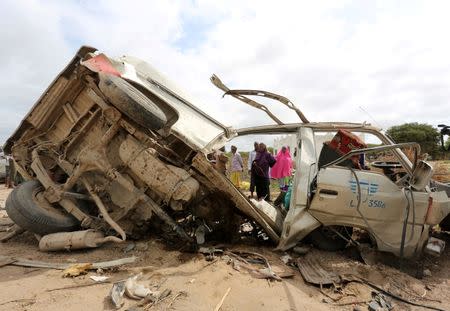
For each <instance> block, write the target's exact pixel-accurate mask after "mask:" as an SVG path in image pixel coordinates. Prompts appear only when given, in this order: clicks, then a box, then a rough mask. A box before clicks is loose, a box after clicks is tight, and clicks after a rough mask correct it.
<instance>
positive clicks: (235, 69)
mask: <svg viewBox="0 0 450 311" xmlns="http://www.w3.org/2000/svg"><path fill="white" fill-rule="evenodd" d="M449 6H450V4H448V2H445V1H440V2H435V1H433V2H430V1H408V2H407V3H406V2H402V1H283V2H279V3H277V5H275V3H274V2H273V1H258V2H253V1H247V2H244V1H235V0H233V1H226V2H218V1H212V0H199V1H192V2H186V1H100V2H95V3H94V2H91V1H78V2H67V1H64V2H63V1H3V2H1V3H0V12H1V13H0V14H1V16H0V17H1V18H0V20H1V23H2V26H3V27H2V29H6V30H7V31H2V32H1V33H0V39H1V42H2V49H0V56H1V57H2V61H1V63H0V74H1V78H0V85H1V88H2V90H3V92H2V93H1V94H0V100H1V106H0V107H1V108H0V112H2V115H6V114H9V115H10V116H11V117H10V118H9V117H8V119H7V120H6V121H5V122H4V123H3V124H4V125H3V126H2V127H0V139H2V140H3V139H5V138H6V137H7V136H8V135H9V134H10V133H11V132H12V130H13V128H15V126H16V125H17V124H18V123H19V121H20V119H21V117H22V116H23V115H24V114H25V113H26V111H27V110H28V109H29V107H31V105H32V104H33V103H34V101H35V100H36V99H37V97H38V96H39V94H40V93H41V92H42V91H43V90H44V89H45V87H46V86H47V85H48V83H49V82H50V81H51V79H52V78H53V76H55V75H56V73H57V72H58V71H59V70H61V69H62V68H63V66H64V62H67V61H68V60H69V59H70V57H71V54H72V53H74V52H75V50H76V48H77V45H79V44H89V45H92V46H95V47H97V48H99V49H101V50H104V51H106V52H107V53H110V54H113V55H121V54H130V55H135V56H138V57H140V58H143V59H145V60H148V61H150V62H151V63H152V64H153V65H155V66H156V67H157V68H159V69H160V70H161V71H163V72H165V73H166V74H167V75H168V76H169V77H171V78H172V79H173V80H175V81H177V82H179V84H180V85H181V86H182V87H183V88H184V89H187V90H188V91H189V92H190V93H192V94H193V95H194V97H196V98H199V99H200V101H199V105H200V107H201V108H202V109H204V110H205V111H206V112H208V113H210V114H211V115H212V116H213V117H215V118H217V119H218V120H220V121H222V122H223V123H225V124H231V125H233V126H250V125H254V124H263V123H269V122H271V121H270V119H269V118H268V117H266V116H265V115H264V113H262V112H259V111H254V110H253V109H252V108H250V107H247V106H245V105H244V104H242V103H239V102H237V101H236V100H234V99H232V98H225V99H221V95H222V94H221V92H220V91H219V90H218V89H215V87H213V86H212V85H211V84H210V82H209V76H210V75H211V74H212V73H217V74H219V76H221V77H222V79H223V80H224V82H226V83H227V84H229V86H230V87H232V88H255V89H266V90H269V91H273V92H276V93H280V94H282V95H285V96H287V97H289V98H290V99H291V100H292V101H293V102H295V103H297V105H298V106H299V107H300V108H301V109H302V110H304V112H305V114H306V115H307V117H309V118H310V119H311V120H313V121H331V120H335V121H337V120H338V121H364V120H368V121H371V119H370V117H369V116H368V115H366V114H365V113H364V112H362V110H361V109H360V108H359V107H363V108H364V109H365V110H367V111H368V112H369V113H370V114H371V115H372V116H373V117H374V119H376V120H377V121H378V123H379V124H381V125H382V126H383V127H388V126H390V125H393V124H400V123H403V122H410V121H418V122H427V123H430V124H438V123H445V122H449V121H448V119H447V117H448V115H449V112H450V105H449V104H448V103H447V101H448V100H449V97H450V88H449V84H450V58H449V56H448V55H450V53H449V52H450V42H448V40H446V31H447V29H450V20H449V19H448V18H447V12H448V9H449ZM187 43H190V44H187ZM265 102H266V101H265ZM269 105H270V108H272V109H273V111H275V112H276V113H278V114H280V118H281V119H283V120H285V121H290V122H292V121H296V120H297V118H296V116H295V115H294V114H293V113H292V112H291V111H289V110H287V109H286V108H283V107H282V106H281V105H280V104H278V103H270V104H269Z"/></svg>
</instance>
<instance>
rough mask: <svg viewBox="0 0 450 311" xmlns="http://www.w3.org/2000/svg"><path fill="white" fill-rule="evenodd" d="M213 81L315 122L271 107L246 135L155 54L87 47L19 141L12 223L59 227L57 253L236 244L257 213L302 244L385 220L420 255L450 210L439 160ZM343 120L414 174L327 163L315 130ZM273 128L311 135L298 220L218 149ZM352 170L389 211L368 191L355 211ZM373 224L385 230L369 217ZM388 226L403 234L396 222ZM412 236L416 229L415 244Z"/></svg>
mask: <svg viewBox="0 0 450 311" xmlns="http://www.w3.org/2000/svg"><path fill="white" fill-rule="evenodd" d="M211 80H212V82H213V83H214V84H215V85H216V86H218V87H219V88H220V89H222V90H223V91H225V92H226V94H229V95H231V96H234V97H236V98H237V99H239V100H242V101H244V102H246V103H247V104H250V105H252V106H254V107H256V108H259V109H262V110H264V111H266V112H268V110H267V108H266V107H265V106H263V105H260V104H258V103H257V102H254V101H253V100H251V99H249V98H248V97H246V95H260V96H265V97H269V98H271V99H276V100H278V101H280V102H282V103H284V104H285V105H287V106H288V107H289V108H291V109H293V110H295V112H296V113H297V114H298V115H299V117H300V119H301V120H302V122H303V123H298V124H283V123H282V122H281V121H280V120H279V119H278V118H276V117H275V116H274V115H273V114H271V113H270V112H268V114H269V116H271V117H272V119H274V121H275V122H276V123H278V124H277V125H271V126H263V127H257V128H249V129H243V130H238V131H236V130H232V129H230V128H228V127H225V126H224V125H222V124H220V123H219V122H217V121H215V120H214V119H212V118H211V117H210V116H208V115H206V114H205V113H203V112H202V111H201V110H199V109H198V108H196V106H194V105H193V104H192V103H191V102H190V101H189V100H187V97H186V96H185V95H183V93H182V92H181V91H180V90H178V89H177V87H176V86H175V85H173V84H172V83H171V82H170V81H168V80H167V79H165V78H164V77H163V76H161V75H160V74H159V73H158V72H157V71H156V70H154V69H153V68H152V67H150V66H149V65H148V64H146V63H144V62H142V61H141V60H139V59H136V58H133V57H129V56H124V57H121V58H118V59H112V58H109V57H107V56H105V55H104V54H100V53H98V52H96V50H95V49H93V48H89V47H82V48H81V49H80V50H79V51H78V53H77V55H76V56H75V57H74V59H73V60H72V61H71V62H70V63H69V65H68V66H67V67H66V68H65V69H64V70H63V72H62V73H61V74H60V75H59V76H58V77H57V78H56V79H55V81H53V83H52V84H51V85H50V87H49V88H48V89H47V91H46V92H45V93H44V94H43V95H42V97H41V98H40V99H39V100H38V102H37V103H36V104H35V106H34V107H33V108H32V109H31V111H30V112H29V113H28V115H27V116H26V117H25V119H24V120H23V121H22V123H21V125H20V126H19V128H18V129H17V130H16V132H15V133H14V134H13V136H12V137H11V138H10V139H9V140H8V141H7V143H6V145H5V151H6V152H8V153H10V154H12V156H13V158H14V162H15V167H16V169H17V171H18V172H19V173H20V175H21V176H22V177H23V178H24V179H25V180H26V182H24V183H23V184H21V185H19V186H18V187H17V188H16V189H15V190H14V191H13V192H12V193H11V194H10V196H9V197H8V199H7V202H6V209H7V212H8V214H9V216H10V217H11V219H12V220H13V221H14V222H15V223H16V224H18V225H19V226H21V227H22V228H24V229H26V230H29V231H31V232H34V233H36V234H38V235H41V236H44V235H46V237H43V238H42V239H41V241H40V247H41V249H43V250H55V249H61V248H78V247H95V246H97V245H99V244H101V243H104V242H106V241H113V242H122V241H125V240H126V239H127V238H129V237H132V238H139V237H141V236H143V235H145V234H147V232H148V231H149V230H150V229H153V230H155V229H157V230H158V232H163V233H164V234H165V236H168V237H174V238H175V239H176V240H180V239H182V240H183V241H185V242H188V243H189V244H191V243H192V244H193V245H194V244H195V242H200V243H201V242H203V240H204V235H205V234H206V235H207V236H208V237H209V238H211V239H215V238H217V239H223V238H227V239H232V238H234V237H235V234H237V233H238V232H239V228H240V225H241V224H242V223H243V222H247V221H250V222H251V223H252V225H253V227H254V228H255V230H254V232H255V233H260V232H261V231H260V230H262V231H263V232H264V234H263V236H264V237H265V236H267V237H268V238H270V239H271V240H272V241H273V242H274V243H276V244H277V245H278V248H279V249H288V248H290V247H293V246H294V245H295V244H296V243H297V242H298V241H299V240H301V239H303V238H304V237H306V236H308V235H309V234H310V233H311V232H317V230H320V228H323V226H329V227H330V228H333V227H332V226H338V227H352V226H354V227H361V228H363V229H366V230H368V231H369V232H370V231H371V230H373V228H378V229H376V230H378V232H370V233H372V235H373V236H374V237H375V240H376V244H378V248H379V249H381V250H385V251H390V252H393V253H395V254H397V255H404V256H413V255H415V254H418V253H420V252H421V251H422V249H423V247H424V245H425V244H426V242H427V239H428V232H429V229H430V228H431V226H432V225H434V224H438V223H439V222H440V221H441V220H442V219H443V218H445V217H446V215H447V214H448V213H449V212H450V204H449V199H448V196H447V194H446V193H445V191H443V190H446V189H438V188H439V187H437V188H436V187H435V189H434V190H433V192H432V191H431V190H430V180H429V178H430V177H431V173H432V169H431V167H429V166H428V165H427V164H426V163H424V162H423V163H422V162H421V163H419V165H417V164H416V163H411V162H409V160H408V159H407V158H406V156H405V155H404V154H403V153H402V152H401V151H400V150H399V149H398V147H400V145H395V144H394V143H393V142H392V141H391V140H390V139H389V138H388V137H386V136H385V135H384V134H382V133H381V132H380V131H379V130H377V129H375V128H373V127H370V126H367V125H365V124H350V123H340V124H337V123H309V122H308V120H307V119H306V118H305V117H304V115H303V114H302V113H301V111H300V110H298V109H297V108H296V107H295V106H293V104H292V103H291V102H290V101H289V100H288V99H286V98H284V97H282V96H279V95H276V94H273V93H269V92H263V91H257V92H256V94H255V93H254V92H252V91H248V90H234V91H233V90H229V89H228V88H227V87H226V86H225V85H223V84H222V82H221V81H220V80H219V79H218V78H217V77H216V76H213V77H212V79H211ZM340 128H343V129H346V130H350V131H351V130H360V131H363V132H370V133H373V134H375V135H377V136H378V137H379V138H380V139H381V140H382V141H383V143H384V144H385V145H387V147H386V146H385V147H381V148H387V149H390V150H393V151H394V153H396V154H397V155H398V157H399V161H400V162H401V163H402V164H403V167H404V169H405V170H406V172H407V174H408V176H406V177H405V178H402V179H401V180H399V181H398V182H395V183H394V181H391V180H389V179H388V178H387V177H386V176H384V175H380V174H375V173H371V172H364V171H355V170H348V169H344V168H343V167H339V166H336V165H335V164H339V162H342V161H344V160H346V156H343V157H342V158H341V159H337V160H336V161H334V162H332V163H328V164H327V165H324V166H323V167H319V166H318V165H317V162H318V154H319V152H320V149H317V148H318V147H317V146H314V142H315V138H314V135H315V134H314V133H315V132H317V131H321V130H336V129H340ZM264 133H296V134H297V137H298V141H297V143H298V147H299V154H300V156H299V157H298V158H297V159H296V165H297V168H298V171H300V174H298V173H297V174H296V176H295V177H294V189H295V191H294V193H295V195H293V199H292V200H291V204H292V208H291V209H290V210H289V212H288V213H287V215H283V213H282V212H281V211H280V210H277V209H274V210H273V211H272V213H267V211H265V212H263V211H262V210H261V209H259V208H257V206H256V204H254V202H252V201H250V200H248V199H247V198H246V197H245V196H244V195H243V194H242V193H241V192H240V191H239V190H237V189H236V188H235V187H234V186H233V185H232V184H231V183H230V181H229V180H228V179H227V178H225V176H223V175H221V174H220V173H219V172H217V171H216V170H215V169H214V167H213V165H212V164H211V163H210V162H209V161H208V160H207V157H206V154H208V153H210V152H211V151H213V150H214V149H216V148H217V147H220V146H223V145H224V144H225V142H226V141H228V140H230V139H232V138H233V137H235V136H238V135H239V136H243V135H247V134H264ZM316 149H317V150H316ZM363 151H364V150H361V151H360V152H363ZM366 151H370V150H366ZM349 156H351V154H349V155H347V157H349ZM416 168H418V169H416ZM314 176H316V178H314ZM352 178H355V179H356V180H359V179H361V180H365V181H367V180H372V181H376V182H377V183H378V184H379V185H380V194H379V195H381V196H383V195H384V196H387V197H389V198H387V199H386V202H389V203H392V204H391V205H392V208H391V209H389V210H388V209H386V212H385V213H384V214H382V213H381V212H380V210H378V211H375V210H374V209H370V208H368V206H367V202H366V201H364V202H362V199H361V189H358V190H359V192H360V193H359V194H358V195H357V198H356V201H358V204H357V205H358V206H357V208H356V209H355V208H354V206H353V208H352V206H351V205H352V203H351V202H355V195H354V193H353V194H352V193H351V189H350V188H349V187H348V181H347V180H348V179H352ZM358 178H359V179H358ZM357 184H358V187H360V185H359V182H358V183H357ZM412 184H413V185H414V186H415V187H416V188H415V189H412V187H411V185H412ZM312 185H315V186H314V189H313V188H312ZM406 185H408V189H409V190H410V192H411V194H410V195H411V197H412V196H413V195H414V196H415V197H416V202H417V204H416V205H417V210H416V207H415V206H414V208H413V209H412V210H411V211H410V209H409V208H408V210H407V211H406V213H407V215H408V217H409V215H410V214H411V217H410V218H409V222H408V218H406V221H404V220H403V219H404V217H403V215H404V214H405V208H404V205H406V204H405V202H404V195H403V194H402V193H401V191H400V188H405V187H406ZM441 188H442V187H441ZM413 190H414V194H413ZM447 190H448V189H447ZM338 194H339V195H338ZM336 199H337V200H336ZM433 202H434V203H433ZM400 205H401V206H400ZM335 206H339V207H335ZM330 207H335V208H334V210H330ZM359 207H361V211H362V212H361V211H360V209H359ZM357 212H358V213H359V214H358V213H357ZM269 214H270V215H269ZM363 214H365V215H368V216H367V218H366V217H364V215H363ZM361 215H362V217H360V216H361ZM367 219H368V221H369V222H372V226H371V225H370V224H369V225H368V226H366V223H367ZM374 224H375V225H374ZM385 224H390V226H391V227H392V230H384V227H385ZM402 224H403V225H402ZM380 228H382V230H380ZM86 229H88V231H85V230H86ZM407 229H408V230H407ZM78 230H84V231H78ZM332 231H333V232H334V231H336V230H334V229H332ZM383 231H386V232H383ZM407 231H408V232H410V233H411V235H412V237H411V236H410V237H408V239H406V241H405V232H407ZM61 232H73V233H71V234H64V235H59V236H56V237H54V238H49V237H51V235H48V234H52V233H61ZM414 232H415V233H416V234H415V235H414ZM89 234H90V235H89ZM88 236H89V237H90V238H87V237H88ZM320 238H323V235H322V236H320ZM347 238H348V237H347ZM385 241H387V242H388V243H385Z"/></svg>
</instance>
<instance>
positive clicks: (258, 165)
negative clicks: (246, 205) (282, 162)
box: [252, 143, 276, 201]
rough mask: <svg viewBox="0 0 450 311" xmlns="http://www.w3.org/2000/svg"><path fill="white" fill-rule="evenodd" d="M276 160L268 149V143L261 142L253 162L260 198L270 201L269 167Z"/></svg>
mask: <svg viewBox="0 0 450 311" xmlns="http://www.w3.org/2000/svg"><path fill="white" fill-rule="evenodd" d="M275 162H276V160H275V158H274V157H273V156H272V155H271V154H270V153H269V152H268V151H267V147H266V145H265V144H263V143H260V144H259V148H258V152H257V153H256V157H255V160H254V161H253V164H252V171H253V173H254V176H255V186H256V196H257V197H258V200H266V201H270V189H269V186H270V179H269V167H272V166H273V165H274V164H275Z"/></svg>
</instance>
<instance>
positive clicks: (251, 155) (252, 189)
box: [247, 141, 259, 198]
mask: <svg viewBox="0 0 450 311" xmlns="http://www.w3.org/2000/svg"><path fill="white" fill-rule="evenodd" d="M258 145H259V144H258V142H256V141H255V142H254V143H253V147H254V149H253V150H252V151H250V153H249V154H248V164H247V165H248V175H249V176H250V198H253V192H255V176H254V175H255V174H253V171H252V164H253V161H255V158H256V153H257V151H258Z"/></svg>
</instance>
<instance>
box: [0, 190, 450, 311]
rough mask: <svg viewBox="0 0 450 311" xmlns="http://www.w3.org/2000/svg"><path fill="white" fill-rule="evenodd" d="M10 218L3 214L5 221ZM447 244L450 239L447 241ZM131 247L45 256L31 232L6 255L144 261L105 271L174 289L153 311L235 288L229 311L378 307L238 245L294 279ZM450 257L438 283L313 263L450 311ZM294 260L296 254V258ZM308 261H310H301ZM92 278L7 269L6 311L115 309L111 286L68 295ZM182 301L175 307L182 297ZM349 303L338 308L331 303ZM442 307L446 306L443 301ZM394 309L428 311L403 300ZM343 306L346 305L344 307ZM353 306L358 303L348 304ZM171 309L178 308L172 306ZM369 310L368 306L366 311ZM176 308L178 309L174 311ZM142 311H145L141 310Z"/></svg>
mask: <svg viewBox="0 0 450 311" xmlns="http://www.w3.org/2000/svg"><path fill="white" fill-rule="evenodd" d="M8 193H9V190H8V189H5V188H4V187H3V186H1V187H0V206H4V200H5V199H6V196H7V194H8ZM2 215H3V216H4V212H3V211H0V217H2ZM0 234H1V233H0ZM444 238H445V239H446V240H447V243H450V238H449V237H448V236H444ZM126 246H127V244H125V245H117V244H115V245H114V244H110V245H105V246H104V247H101V248H99V249H94V250H88V251H73V252H58V253H43V252H39V250H38V247H37V240H36V239H35V238H34V236H33V235H31V234H28V233H25V234H22V235H21V236H18V237H15V238H13V239H12V240H10V241H9V242H7V243H3V244H0V255H4V256H14V257H20V258H26V259H33V260H41V261H48V262H58V263H61V262H62V263H76V262H94V261H105V260H111V259H117V258H121V257H129V256H132V255H134V256H137V257H138V260H137V261H136V263H134V264H132V265H127V266H123V267H121V268H119V269H116V270H114V271H104V272H103V275H106V276H109V277H110V280H111V281H116V280H121V279H125V278H127V277H128V276H130V275H135V274H136V273H138V272H140V271H141V272H143V276H142V283H143V284H145V285H148V286H153V285H158V286H160V287H159V289H160V290H164V289H170V290H171V291H172V295H171V296H169V297H168V298H167V299H166V300H164V301H162V302H161V303H159V304H157V305H155V306H153V307H152V308H150V309H149V310H214V308H215V306H216V305H217V304H218V302H219V301H220V300H221V299H222V297H223V295H224V294H225V292H226V291H227V289H228V288H231V290H230V292H229V295H228V296H227V297H226V299H225V301H224V303H223V306H222V308H221V310H224V311H225V310H229V311H231V310H278V311H282V310H353V309H354V307H355V306H356V304H351V302H355V301H367V300H370V295H371V289H370V287H368V286H367V285H363V284H359V283H349V284H347V285H346V286H344V287H343V288H341V289H339V291H334V290H333V289H332V288H324V289H323V293H325V294H323V293H322V292H321V290H320V288H318V287H315V286H312V285H309V284H307V283H305V282H304V281H303V279H302V277H301V275H300V273H299V272H298V271H297V270H295V269H292V268H290V267H287V266H286V265H284V264H283V263H282V261H281V260H280V256H281V255H283V254H281V253H276V252H273V251H272V250H271V248H269V247H256V246H255V247H252V246H233V247H232V250H239V249H245V250H250V251H257V252H259V253H261V254H264V255H265V256H266V257H267V258H268V259H269V261H270V262H271V264H272V265H273V266H274V269H281V270H289V269H291V270H290V271H293V272H294V277H293V278H290V279H284V280H283V281H282V282H278V281H270V282H269V281H268V280H265V279H257V278H255V277H253V276H252V275H250V274H248V273H247V272H245V271H243V270H241V271H236V270H235V269H233V267H232V266H231V265H229V264H227V262H226V260H224V258H223V257H222V258H221V257H217V259H215V261H212V262H208V261H206V260H205V257H204V256H203V255H202V254H192V253H182V252H179V251H177V250H171V249H169V248H168V247H167V246H166V245H165V244H164V243H163V242H162V241H160V240H158V239H157V238H150V239H148V240H146V241H140V242H137V243H136V247H135V248H134V249H133V250H131V251H129V252H127V253H125V248H126ZM449 255H450V250H449V249H447V250H446V252H445V253H444V254H443V255H442V256H441V257H440V258H428V257H427V258H426V259H425V260H424V265H425V267H424V268H426V269H429V270H430V271H431V276H427V277H424V278H423V279H421V280H419V279H416V278H414V277H413V276H411V275H414V273H415V270H416V268H417V267H416V266H415V265H413V264H412V263H405V262H403V263H401V264H400V263H399V262H398V260H395V259H394V260H392V261H391V262H393V263H391V264H390V265H385V264H381V263H378V264H376V265H373V266H367V265H364V264H363V263H361V262H360V261H358V260H357V258H356V255H355V253H354V251H353V250H351V249H348V250H346V251H343V252H336V253H328V252H322V251H319V250H315V249H312V250H311V251H310V252H309V253H308V254H307V255H306V256H307V257H308V258H311V259H315V260H317V261H319V262H320V264H321V265H322V266H323V267H324V268H325V269H327V270H329V271H334V272H337V273H339V274H345V273H353V274H357V275H359V276H362V277H365V278H367V279H369V280H370V281H372V282H373V283H376V284H377V285H379V286H381V287H383V288H385V289H388V290H390V291H392V292H395V293H397V294H399V295H401V296H402V297H405V298H408V299H410V300H413V301H416V302H419V303H422V304H428V305H433V306H435V307H439V308H441V309H444V310H450V280H449V279H450V256H449ZM292 256H294V254H292ZM301 259H302V258H301ZM90 275H99V273H98V272H95V271H93V272H90V273H89V274H87V275H84V276H78V277H76V278H63V277H62V271H60V270H50V269H36V268H24V267H16V266H3V267H0V285H1V291H0V310H35V311H38V310H46V311H51V310H65V311H74V310H114V308H113V306H112V305H111V303H110V301H109V298H108V294H109V291H110V289H111V287H112V284H111V283H104V284H96V285H92V286H88V287H79V288H72V289H67V288H66V289H61V288H63V287H68V286H74V285H77V284H78V285H82V284H91V283H93V281H92V280H91V279H90V278H89V276H90ZM181 291H183V292H185V293H186V295H180V296H178V298H176V299H175V300H173V298H174V297H175V296H176V294H177V293H179V292H181ZM341 296H343V298H342V299H340V300H337V301H336V302H334V301H333V300H332V299H331V298H330V297H333V298H335V299H336V297H338V298H339V297H341ZM434 300H440V301H441V302H436V301H434ZM391 301H392V302H393V303H394V305H395V308H394V310H422V309H421V308H418V307H411V306H408V305H406V304H403V303H400V302H398V301H396V300H392V299H391ZM337 303H340V304H343V303H345V304H346V305H344V306H338V305H335V304H337ZM347 303H350V304H347ZM134 304H136V301H134V300H130V299H125V305H124V306H123V307H122V308H121V309H120V310H127V309H128V308H130V307H131V306H133V305H134ZM169 304H171V305H170V306H169ZM358 306H359V307H360V310H367V304H365V303H361V304H359V305H358ZM169 307H170V308H169ZM139 310H142V309H139Z"/></svg>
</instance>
